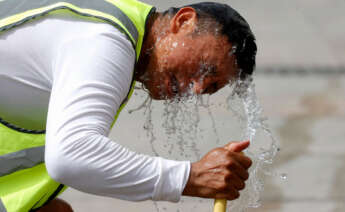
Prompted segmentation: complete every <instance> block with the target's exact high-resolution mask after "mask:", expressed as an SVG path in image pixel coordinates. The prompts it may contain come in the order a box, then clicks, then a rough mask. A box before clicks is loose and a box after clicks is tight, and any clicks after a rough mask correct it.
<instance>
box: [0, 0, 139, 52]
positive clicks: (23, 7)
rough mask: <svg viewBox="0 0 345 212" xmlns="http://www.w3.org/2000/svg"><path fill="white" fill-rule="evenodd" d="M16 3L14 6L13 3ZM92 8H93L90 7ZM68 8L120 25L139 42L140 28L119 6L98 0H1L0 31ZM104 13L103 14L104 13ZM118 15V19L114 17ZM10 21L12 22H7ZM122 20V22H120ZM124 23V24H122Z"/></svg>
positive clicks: (132, 38)
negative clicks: (62, 0)
mask: <svg viewBox="0 0 345 212" xmlns="http://www.w3.org/2000/svg"><path fill="white" fill-rule="evenodd" d="M14 4H15V5H16V6H15V7H13V5H14ZM90 8H92V9H90ZM59 9H68V10H71V11H73V12H74V13H77V14H79V15H82V16H87V17H95V18H99V19H101V20H104V21H107V22H109V23H111V24H112V25H114V26H118V25H120V27H121V28H123V27H124V28H125V30H127V31H128V33H129V37H130V38H131V41H132V43H133V45H134V46H136V44H137V42H138V36H139V33H138V30H137V29H136V27H135V25H134V24H133V23H132V21H131V20H130V19H129V18H128V17H127V15H126V14H124V13H123V12H122V11H121V10H120V9H119V8H117V7H115V6H114V5H112V4H110V3H109V2H107V1H103V0H102V1H96V0H67V1H64V2H61V1H60V0H46V1H27V0H7V1H1V2H0V19H1V21H0V31H4V30H7V29H10V28H12V27H15V26H17V25H20V24H23V23H25V22H26V21H29V20H31V19H34V18H36V17H39V16H43V15H46V14H48V13H49V12H52V11H55V10H59ZM102 13H103V14H102ZM114 17H116V18H117V19H118V20H116V19H114ZM7 21H10V22H11V24H9V25H8V24H6V22H7ZM119 21H120V22H119ZM121 25H123V26H121Z"/></svg>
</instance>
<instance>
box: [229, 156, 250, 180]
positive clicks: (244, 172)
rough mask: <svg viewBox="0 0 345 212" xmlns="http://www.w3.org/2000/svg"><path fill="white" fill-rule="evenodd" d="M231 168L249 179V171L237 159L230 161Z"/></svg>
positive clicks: (244, 178) (238, 174) (245, 178)
mask: <svg viewBox="0 0 345 212" xmlns="http://www.w3.org/2000/svg"><path fill="white" fill-rule="evenodd" d="M229 170H230V171H231V172H232V173H234V175H237V176H238V177H240V178H241V179H243V180H247V179H248V177H249V173H248V171H247V170H246V169H245V168H244V167H243V166H242V165H241V164H240V163H239V162H237V161H233V162H232V163H230V165H229Z"/></svg>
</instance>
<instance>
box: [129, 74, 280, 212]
mask: <svg viewBox="0 0 345 212" xmlns="http://www.w3.org/2000/svg"><path fill="white" fill-rule="evenodd" d="M231 89H232V93H231V94H230V95H229V96H228V97H227V99H226V106H227V107H226V110H225V112H226V111H228V113H229V112H230V113H231V114H229V117H230V115H233V116H232V117H230V118H231V119H237V120H238V123H239V124H240V128H241V131H242V133H241V134H242V135H241V138H242V140H250V141H251V146H250V148H249V149H248V150H246V151H245V154H246V155H248V156H249V157H250V158H251V159H252V160H253V165H252V167H251V169H250V178H249V179H248V181H247V182H246V189H245V190H243V191H241V197H240V198H239V199H237V200H235V201H231V202H230V203H229V204H228V207H229V209H230V211H231V212H244V211H246V209H248V208H250V207H254V208H256V207H259V206H260V193H261V192H262V191H263V186H264V185H263V179H262V174H264V175H274V176H278V175H277V174H272V170H271V168H270V167H271V164H272V162H273V159H274V157H275V155H276V154H277V152H278V151H279V148H278V144H277V141H276V140H275V139H274V137H273V136H272V133H271V131H270V130H269V127H268V124H267V123H266V122H267V119H266V118H264V117H263V115H262V112H263V109H262V107H261V106H260V104H259V101H258V99H257V97H256V93H255V84H254V83H253V82H252V79H250V78H248V79H247V80H245V81H238V82H236V83H233V85H232V86H231ZM211 102H212V101H211V98H210V96H196V95H187V96H185V97H180V98H178V99H173V100H165V101H164V103H163V105H162V106H163V111H162V114H161V116H160V117H161V122H162V123H161V126H162V128H160V129H159V130H157V127H155V128H154V125H155V124H156V123H155V122H154V121H153V118H152V116H153V114H155V113H153V106H152V100H151V99H150V98H149V97H147V98H146V99H145V101H144V102H143V103H142V104H141V105H140V106H139V107H138V108H137V109H134V110H131V111H129V112H130V113H132V112H134V111H137V110H141V109H143V111H144V115H145V117H146V119H145V123H144V129H145V131H146V134H147V136H148V137H149V142H150V146H151V149H152V152H153V154H154V155H156V156H158V155H159V156H163V157H168V158H170V159H179V160H180V159H187V160H190V161H195V160H198V159H200V158H201V156H202V155H204V152H203V151H202V148H201V146H202V145H204V144H203V143H202V141H203V140H207V141H208V142H209V139H207V138H204V137H205V134H206V135H208V137H212V138H213V140H212V141H211V143H212V144H211V145H212V146H211V148H212V147H216V146H220V145H221V144H220V145H219V144H218V143H220V142H221V141H223V142H226V141H225V139H220V136H219V133H218V131H217V128H219V127H218V126H217V124H218V123H219V122H218V120H216V119H215V118H214V117H213V113H212V112H213V110H212V107H211V106H214V105H212V104H211ZM219 105H222V104H219ZM201 114H203V115H201ZM204 115H208V121H207V123H208V125H207V126H206V129H207V130H204V128H205V127H204V125H203V124H202V119H205V116H204ZM226 116H227V115H226ZM209 125H211V126H209ZM227 125H228V124H227ZM209 129H212V130H211V132H212V133H211V134H212V135H210V131H209ZM157 131H158V132H164V133H165V136H164V138H163V139H159V138H158V139H159V142H157V140H158V139H157V136H156V135H157ZM258 132H263V133H264V134H265V138H266V141H265V143H266V145H261V143H260V142H259V141H257V138H256V135H257V133H258ZM230 135H231V133H230ZM158 137H159V136H158ZM267 137H268V139H267ZM256 143H257V144H258V145H257V146H259V148H258V149H254V148H253V147H252V146H253V144H256ZM267 143H269V144H267ZM216 144H217V145H216ZM160 145H161V146H162V148H159V146H160ZM211 148H209V147H207V149H208V150H210V149H211ZM208 150H207V151H208ZM279 176H280V179H282V180H286V179H287V175H286V174H280V175H279ZM200 201H201V202H206V203H207V204H212V201H209V200H200ZM183 202H184V201H183V200H181V203H179V204H180V205H179V206H178V207H179V210H180V211H181V212H182V211H188V210H187V209H186V208H187V206H186V205H185V204H184V203H183ZM198 204H199V203H197V202H196V203H195V205H194V206H193V207H199V206H198ZM154 206H155V208H156V211H158V212H159V211H161V210H164V211H170V210H169V206H167V205H166V204H165V203H161V202H157V203H154ZM175 211H176V210H175Z"/></svg>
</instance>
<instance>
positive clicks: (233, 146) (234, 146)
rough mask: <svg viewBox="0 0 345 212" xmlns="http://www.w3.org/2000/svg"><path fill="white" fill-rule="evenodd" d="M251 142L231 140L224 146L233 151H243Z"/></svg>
mask: <svg viewBox="0 0 345 212" xmlns="http://www.w3.org/2000/svg"><path fill="white" fill-rule="evenodd" d="M249 144H250V141H242V142H230V143H228V144H227V145H225V146H224V148H225V149H227V150H229V151H232V152H242V151H243V150H245V149H246V148H247V147H248V146H249Z"/></svg>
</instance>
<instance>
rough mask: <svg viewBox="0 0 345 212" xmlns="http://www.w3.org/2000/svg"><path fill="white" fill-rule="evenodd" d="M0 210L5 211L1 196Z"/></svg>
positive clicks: (0, 211)
mask: <svg viewBox="0 0 345 212" xmlns="http://www.w3.org/2000/svg"><path fill="white" fill-rule="evenodd" d="M0 212H7V210H6V208H5V205H4V203H3V202H2V200H1V198H0Z"/></svg>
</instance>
